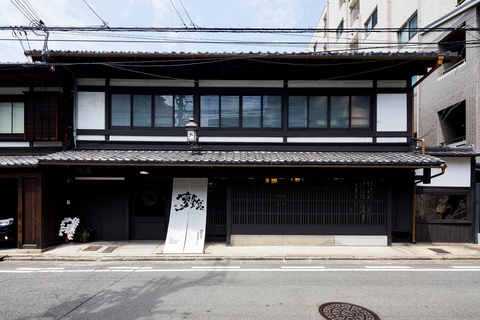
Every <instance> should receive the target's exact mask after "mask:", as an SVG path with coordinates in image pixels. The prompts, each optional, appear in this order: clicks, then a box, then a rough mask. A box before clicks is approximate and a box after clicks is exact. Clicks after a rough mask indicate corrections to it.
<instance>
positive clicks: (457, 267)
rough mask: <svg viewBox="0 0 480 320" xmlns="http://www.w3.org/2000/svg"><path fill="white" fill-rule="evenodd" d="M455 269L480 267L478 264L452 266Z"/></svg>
mask: <svg viewBox="0 0 480 320" xmlns="http://www.w3.org/2000/svg"><path fill="white" fill-rule="evenodd" d="M452 268H455V269H480V266H452Z"/></svg>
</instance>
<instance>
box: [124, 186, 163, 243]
mask: <svg viewBox="0 0 480 320" xmlns="http://www.w3.org/2000/svg"><path fill="white" fill-rule="evenodd" d="M130 197H131V198H130V199H131V201H130V203H131V219H130V226H131V228H130V238H131V239H132V240H165V237H166V234H167V225H168V223H167V222H168V221H167V219H168V212H169V210H170V201H171V197H172V183H171V181H164V182H160V183H156V184H152V185H133V186H132V187H131V192H130Z"/></svg>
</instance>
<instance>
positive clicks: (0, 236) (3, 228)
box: [0, 218, 17, 241]
mask: <svg viewBox="0 0 480 320" xmlns="http://www.w3.org/2000/svg"><path fill="white" fill-rule="evenodd" d="M16 234H17V228H16V223H15V219H14V218H8V219H0V241H13V240H15V238H16Z"/></svg>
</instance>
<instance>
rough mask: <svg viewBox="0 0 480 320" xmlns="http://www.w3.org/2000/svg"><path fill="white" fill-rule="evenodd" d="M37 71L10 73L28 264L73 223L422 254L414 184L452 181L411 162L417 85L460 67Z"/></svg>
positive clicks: (151, 58) (149, 65) (126, 236)
mask: <svg viewBox="0 0 480 320" xmlns="http://www.w3.org/2000/svg"><path fill="white" fill-rule="evenodd" d="M27 56H29V57H31V58H32V59H33V61H34V62H35V63H34V64H32V65H27V66H19V65H17V66H16V68H12V67H11V66H10V67H9V68H7V67H6V66H3V68H2V69H1V70H0V74H1V76H0V79H1V82H0V83H1V85H2V87H1V88H0V92H1V95H0V99H1V101H2V102H1V104H0V106H1V107H2V111H1V112H10V113H9V115H10V119H12V120H10V122H9V123H10V128H11V129H6V128H7V127H8V126H7V125H5V128H4V127H3V124H2V127H1V128H2V129H1V130H4V131H2V134H1V136H0V138H1V140H0V146H1V148H0V180H1V181H2V184H1V185H2V190H3V191H4V194H9V195H10V196H8V197H7V196H5V197H4V198H2V201H3V202H5V203H7V205H8V206H9V208H10V209H9V210H10V211H14V213H13V215H14V217H15V218H16V223H18V226H17V235H18V239H17V246H18V247H19V248H34V249H43V248H45V247H48V246H50V245H53V244H55V243H58V242H59V241H60V240H61V238H60V237H59V236H58V228H59V225H60V222H61V221H62V219H63V218H65V217H80V219H81V221H82V222H83V223H88V226H89V227H91V228H92V229H93V230H94V234H95V238H96V239H97V240H140V239H143V240H145V239H148V240H166V250H167V244H168V245H169V246H171V247H172V248H173V249H172V251H171V252H175V250H176V249H175V248H174V247H175V246H177V245H182V241H183V242H185V243H188V242H192V241H193V242H195V243H196V244H197V245H198V243H200V244H202V243H203V242H202V241H203V240H204V239H205V238H206V239H207V240H208V239H212V240H214V239H215V240H219V241H225V242H226V243H227V244H231V245H300V244H303V245H321V244H328V245H334V244H370V245H389V244H390V243H391V242H392V241H397V240H405V239H407V240H410V239H412V234H413V232H414V222H415V212H414V188H415V184H416V183H418V182H419V181H423V183H424V184H425V185H427V184H428V183H430V181H434V180H435V179H436V178H435V177H434V176H435V175H436V174H434V175H432V174H431V172H432V171H435V170H437V169H438V171H439V172H440V173H442V171H443V170H444V168H445V161H444V160H442V159H440V158H438V157H436V156H433V155H427V154H422V152H420V151H418V150H416V148H414V147H413V146H416V143H417V141H416V140H415V139H412V132H413V131H412V130H413V128H412V126H413V121H412V119H413V108H412V99H413V96H412V94H413V90H412V84H411V78H412V76H413V75H426V74H427V73H428V71H429V68H432V67H435V66H436V65H438V60H439V59H443V60H450V59H455V58H457V57H456V56H455V55H451V54H449V53H447V54H442V55H438V54H436V53H408V54H401V53H388V54H386V53H385V54H383V53H368V54H353V53H352V54H345V53H342V54H332V53H292V54H287V53H282V54H280V53H258V54H254V53H240V54H235V53H223V54H219V53H118V52H69V51H53V52H50V53H49V55H48V56H46V55H43V56H42V54H41V52H36V51H32V52H28V53H27ZM12 69H14V70H12ZM22 72H23V73H27V74H29V77H26V76H24V75H23V73H22ZM10 80H11V81H10ZM17 109H18V110H17ZM20 109H21V110H22V112H23V113H21V112H20V111H19V110H20ZM5 110H7V111H5ZM8 110H10V111H8ZM5 114H6V113H5ZM16 117H20V118H18V119H17V118H16ZM21 118H23V120H24V121H23V126H22V125H21V123H22V120H21ZM2 119H3V117H2ZM2 121H3V120H2ZM5 122H7V121H5ZM15 123H16V124H18V126H17V127H15V125H14V124H15ZM12 126H13V127H15V129H12V128H13V127H12ZM186 129H187V130H186ZM8 130H10V131H8ZM187 134H188V136H187ZM12 190H13V191H12ZM470 201H473V199H471V200H470ZM2 218H6V217H2ZM195 228H196V229H195ZM182 232H183V233H182ZM467 238H468V237H467ZM192 239H193V240H192ZM463 240H464V239H462V241H463ZM469 240H471V237H470V238H468V240H467V241H469ZM179 243H180V244H179ZM185 246H187V245H185ZM187 251H188V250H187Z"/></svg>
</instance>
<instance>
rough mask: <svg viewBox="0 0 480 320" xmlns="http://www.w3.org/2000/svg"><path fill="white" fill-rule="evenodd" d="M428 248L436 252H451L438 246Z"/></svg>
mask: <svg viewBox="0 0 480 320" xmlns="http://www.w3.org/2000/svg"><path fill="white" fill-rule="evenodd" d="M428 249H429V250H432V251H433V252H436V253H451V252H448V251H447V250H443V249H438V248H428Z"/></svg>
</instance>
